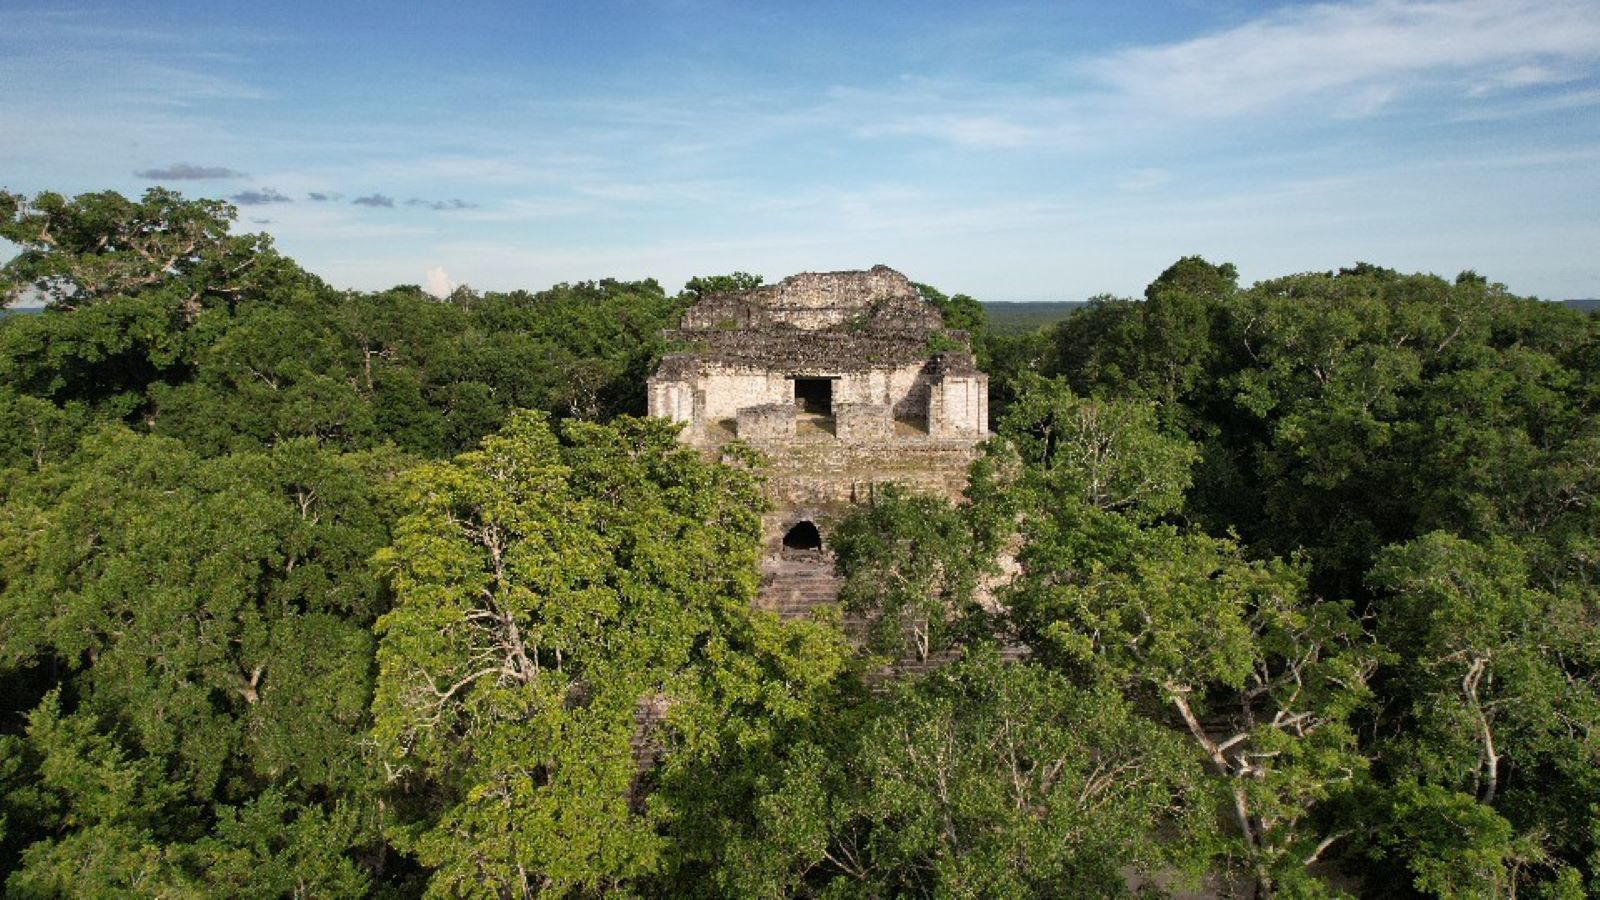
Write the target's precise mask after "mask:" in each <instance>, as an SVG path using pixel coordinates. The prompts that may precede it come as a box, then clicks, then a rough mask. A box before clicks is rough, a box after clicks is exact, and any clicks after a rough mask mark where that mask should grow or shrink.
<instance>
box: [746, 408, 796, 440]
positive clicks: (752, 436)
mask: <svg viewBox="0 0 1600 900" xmlns="http://www.w3.org/2000/svg"><path fill="white" fill-rule="evenodd" d="M794 412H795V411H794V404H793V403H763V404H761V405H759V406H746V407H745V408H744V409H741V410H739V414H738V416H737V418H736V420H735V426H734V427H735V429H736V431H735V433H736V434H738V436H739V439H740V440H742V441H748V442H749V443H752V444H765V443H777V442H780V441H792V440H794V420H795V414H794Z"/></svg>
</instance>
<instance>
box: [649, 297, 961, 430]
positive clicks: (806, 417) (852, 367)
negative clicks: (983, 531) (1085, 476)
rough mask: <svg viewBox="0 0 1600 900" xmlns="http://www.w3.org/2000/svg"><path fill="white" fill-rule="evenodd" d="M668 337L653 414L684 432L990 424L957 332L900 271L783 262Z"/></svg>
mask: <svg viewBox="0 0 1600 900" xmlns="http://www.w3.org/2000/svg"><path fill="white" fill-rule="evenodd" d="M668 337H669V339H671V340H673V341H674V342H675V343H676V344H677V345H678V346H679V348H680V350H679V352H676V353H672V354H669V355H668V356H667V357H665V358H664V359H663V360H662V363H661V368H660V370H659V371H657V373H656V374H655V376H654V377H652V378H651V379H650V382H649V410H650V414H651V415H654V416H662V417H664V418H668V419H673V420H675V421H679V422H683V423H685V426H686V427H685V430H684V435H685V439H686V440H688V441H690V442H691V443H694V444H696V445H701V446H714V445H717V444H720V443H722V442H724V441H727V440H729V439H732V438H735V437H737V438H739V439H741V440H744V441H747V442H749V443H751V444H753V445H755V446H757V447H761V448H763V449H765V448H770V447H773V446H774V445H782V444H785V443H788V442H794V441H800V442H827V441H835V442H838V443H842V444H847V445H864V444H877V445H886V444H909V443H928V442H935V443H937V442H949V441H954V442H957V443H965V444H971V443H975V442H976V441H977V440H980V439H981V438H982V437H984V435H985V434H986V432H987V427H988V415H989V411H988V378H987V376H985V375H984V374H983V373H982V372H980V371H978V369H977V367H976V366H975V365H974V364H973V359H972V353H971V351H970V349H968V346H967V336H966V335H965V334H963V333H961V332H953V331H949V330H946V329H945V328H944V323H943V320H942V319H941V318H940V315H939V311H938V310H937V309H935V308H934V307H933V306H931V305H929V304H928V303H927V302H926V301H924V300H923V299H922V298H921V296H919V295H918V293H917V289H916V287H915V286H914V285H913V284H912V283H911V281H910V280H909V279H907V278H906V277H905V276H904V275H902V274H900V273H899V272H896V271H894V270H893V269H890V268H888V267H885V266H878V267H876V268H874V269H871V270H870V271H865V272H860V271H857V272H824V273H805V274H801V275H793V276H790V277H788V278H785V279H784V280H783V281H781V282H779V283H777V284H773V285H767V286H763V287H757V288H753V289H751V290H747V291H741V292H738V293H732V294H719V295H712V296H708V297H705V298H703V299H701V300H700V301H699V302H698V303H696V304H695V305H694V306H692V307H690V309H689V310H688V311H687V312H686V313H685V314H684V317H683V322H682V324H681V325H680V326H679V328H678V329H676V330H675V331H672V332H669V334H668Z"/></svg>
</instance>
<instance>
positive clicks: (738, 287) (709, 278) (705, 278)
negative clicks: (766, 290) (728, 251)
mask: <svg viewBox="0 0 1600 900" xmlns="http://www.w3.org/2000/svg"><path fill="white" fill-rule="evenodd" d="M763 280H764V279H763V278H762V277H761V276H760V275H751V274H750V273H749V272H733V273H731V274H728V275H696V276H695V277H693V278H691V279H689V280H688V282H686V283H685V284H684V286H683V294H684V296H687V297H690V298H692V299H694V300H699V299H701V298H703V297H709V296H711V295H712V294H737V293H739V292H740V291H748V290H751V289H753V288H758V287H760V286H761V282H762V281H763Z"/></svg>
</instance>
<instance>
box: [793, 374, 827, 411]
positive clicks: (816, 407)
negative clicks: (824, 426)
mask: <svg viewBox="0 0 1600 900" xmlns="http://www.w3.org/2000/svg"><path fill="white" fill-rule="evenodd" d="M794 402H795V405H796V406H798V407H800V412H803V413H810V414H812V415H816V416H831V415H833V379H831V378H796V379H795V380H794Z"/></svg>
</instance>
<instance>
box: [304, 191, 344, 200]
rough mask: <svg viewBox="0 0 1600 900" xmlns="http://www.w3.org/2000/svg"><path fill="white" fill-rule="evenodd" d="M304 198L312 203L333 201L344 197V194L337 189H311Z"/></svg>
mask: <svg viewBox="0 0 1600 900" xmlns="http://www.w3.org/2000/svg"><path fill="white" fill-rule="evenodd" d="M306 199H307V200H310V201H311V202H313V203H333V202H335V201H337V200H342V199H344V195H343V194H341V193H339V192H338V191H311V192H309V193H307V194H306Z"/></svg>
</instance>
